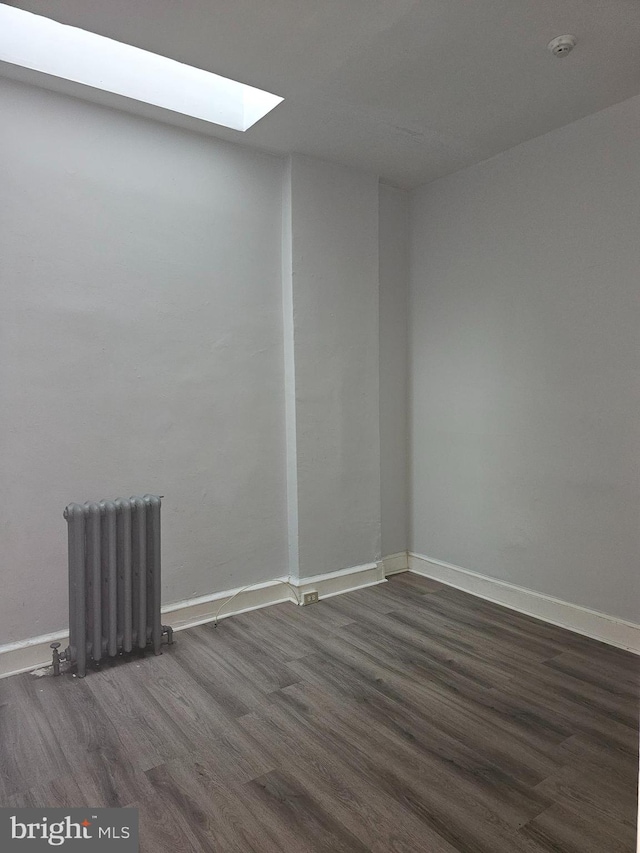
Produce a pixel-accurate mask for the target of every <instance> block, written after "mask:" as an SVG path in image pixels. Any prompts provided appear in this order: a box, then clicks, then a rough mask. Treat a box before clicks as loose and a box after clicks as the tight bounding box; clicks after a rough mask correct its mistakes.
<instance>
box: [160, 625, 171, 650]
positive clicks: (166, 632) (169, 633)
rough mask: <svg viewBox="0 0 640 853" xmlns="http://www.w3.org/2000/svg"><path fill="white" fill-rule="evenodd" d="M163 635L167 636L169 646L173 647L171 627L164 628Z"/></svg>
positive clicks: (164, 626) (165, 626)
mask: <svg viewBox="0 0 640 853" xmlns="http://www.w3.org/2000/svg"><path fill="white" fill-rule="evenodd" d="M162 633H163V634H166V635H167V645H168V646H172V645H173V628H172V627H171V626H170V625H163V626H162Z"/></svg>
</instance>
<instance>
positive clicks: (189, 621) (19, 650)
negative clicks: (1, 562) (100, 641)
mask: <svg viewBox="0 0 640 853" xmlns="http://www.w3.org/2000/svg"><path fill="white" fill-rule="evenodd" d="M384 581H385V577H384V571H383V567H382V562H380V563H367V564H365V565H363V566H352V567H351V568H348V569H341V570H339V571H337V572H331V573H328V574H324V575H315V576H314V577H309V578H301V579H299V580H293V579H289V578H279V579H277V580H271V581H265V582H264V583H257V584H254V585H252V586H250V587H249V588H248V589H245V588H243V587H239V588H237V589H228V590H224V591H223V592H215V593H213V594H211V595H202V596H199V597H198V598H190V599H186V600H185V601H177V602H174V603H173V604H167V605H165V606H163V607H162V615H163V622H164V621H166V622H168V623H169V624H170V625H171V627H172V628H173V630H174V631H183V630H184V629H185V628H193V627H194V626H196V625H204V624H205V623H207V622H213V620H214V619H215V618H216V613H217V612H218V610H219V609H220V606H221V605H223V607H222V610H221V612H220V615H219V617H218V618H219V619H226V618H227V617H228V616H235V615H238V614H240V613H246V612H248V611H250V610H257V609H259V608H261V607H269V606H270V605H272V604H281V603H282V602H284V601H290V602H292V603H294V604H295V603H297V601H298V600H300V601H301V600H302V595H303V593H305V592H312V591H317V592H318V595H319V597H320V598H330V597H331V596H333V595H341V594H342V593H344V592H350V591H352V590H355V589H362V588H363V587H367V586H373V585H375V584H378V583H384ZM289 584H290V585H291V586H289ZM291 587H293V589H292V588H291ZM231 599H233V600H231ZM226 601H228V606H224V602H226ZM165 616H166V617H167V618H166V619H165V618H164V617H165ZM53 642H58V643H60V644H61V647H62V648H63V649H64V648H65V647H66V646H67V645H68V643H69V634H68V632H67V631H66V630H64V631H57V632H56V633H53V634H45V635H43V636H40V637H31V638H30V639H28V640H22V641H20V642H17V643H8V644H7V645H4V646H0V678H7V677H8V676H10V675H18V674H19V673H21V672H30V671H32V670H34V669H39V668H40V667H46V666H49V665H50V664H51V649H50V648H49V644H50V643H53Z"/></svg>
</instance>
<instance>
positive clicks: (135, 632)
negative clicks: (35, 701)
mask: <svg viewBox="0 0 640 853" xmlns="http://www.w3.org/2000/svg"><path fill="white" fill-rule="evenodd" d="M160 506H161V500H160V498H159V497H157V496H155V495H145V496H144V497H143V498H139V497H132V498H129V499H124V498H118V499H117V500H115V501H100V502H99V503H97V502H91V503H85V504H77V503H72V504H69V506H68V507H67V508H66V509H65V511H64V517H65V518H66V520H67V524H68V533H69V646H68V647H67V649H66V650H65V651H64V652H63V653H62V654H59V653H58V650H57V648H58V646H59V645H60V644H59V643H55V644H52V648H53V666H54V672H55V673H56V674H58V673H59V671H60V660H66V661H68V662H69V663H71V664H75V665H76V667H77V674H78V676H79V677H80V678H83V677H84V676H85V674H86V671H87V662H88V661H94V662H95V663H99V662H100V661H101V660H102V659H103V658H106V657H114V656H116V655H119V654H122V653H127V652H131V651H133V650H135V649H140V650H143V649H146V648H147V647H152V648H153V651H154V652H155V654H157V655H158V654H160V645H161V642H162V635H163V634H167V635H168V638H169V642H172V640H173V632H172V630H171V628H169V627H168V626H163V625H162V622H161V616H160V603H161V597H160V596H161V591H160Z"/></svg>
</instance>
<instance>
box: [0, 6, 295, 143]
mask: <svg viewBox="0 0 640 853" xmlns="http://www.w3.org/2000/svg"><path fill="white" fill-rule="evenodd" d="M0 61H3V62H9V63H11V64H12V65H20V66H22V67H23V68H30V69H32V70H34V71H40V72H42V73H44V74H51V75H52V76H54V77H61V78H63V79H64V80H72V81H73V82H75V83H82V84H83V85H85V86H91V87H92V88H94V89H102V90H103V91H105V92H113V93H114V94H116V95H124V96H125V97H127V98H132V99H133V100H136V101H142V102H143V103H146V104H153V105H154V106H157V107H163V108H164V109H166V110H172V111H173V112H176V113H182V114H184V115H188V116H194V117H195V118H199V119H202V120H203V121H208V122H212V123H213V124H219V125H223V126H224V127H230V128H232V129H233V130H241V131H244V130H248V129H249V128H250V127H252V125H254V124H255V123H256V122H257V121H259V120H260V119H261V118H262V117H263V116H265V115H266V114H267V113H269V112H271V110H272V109H273V108H274V107H276V106H277V105H278V104H279V103H280V102H281V101H282V100H283V98H280V97H278V96H277V95H272V94H270V93H269V92H264V91H262V89H256V88H254V87H253V86H247V85H245V84H244V83H238V82H237V81H236V80H230V79H228V78H227V77H221V76H220V75H218V74H212V73H211V72H210V71H203V70H202V69H200V68H193V67H192V66H191V65H184V64H183V63H182V62H176V61H175V60H174V59H169V58H167V57H166V56H159V55H158V54H156V53H149V51H147V50H141V49H140V48H139V47H132V46H131V45H129V44H123V43H122V42H119V41H114V40H113V39H109V38H105V37H104V36H99V35H96V33H90V32H87V31H86V30H81V29H78V28H77V27H69V26H66V25H65V24H59V23H58V22H57V21H52V20H50V19H49V18H44V17H42V16H41V15H34V14H32V13H31V12H25V11H24V10H23V9H15V8H14V7H12V6H6V5H4V4H0Z"/></svg>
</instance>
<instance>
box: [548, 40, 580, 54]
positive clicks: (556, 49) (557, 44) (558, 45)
mask: <svg viewBox="0 0 640 853" xmlns="http://www.w3.org/2000/svg"><path fill="white" fill-rule="evenodd" d="M577 43H578V39H577V38H576V37H575V36H558V37H557V38H554V39H552V40H551V41H550V42H549V44H548V45H547V50H549V51H551V53H552V54H553V55H554V56H566V55H567V54H568V53H571V51H572V50H573V48H574V47H575V46H576V44H577Z"/></svg>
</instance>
